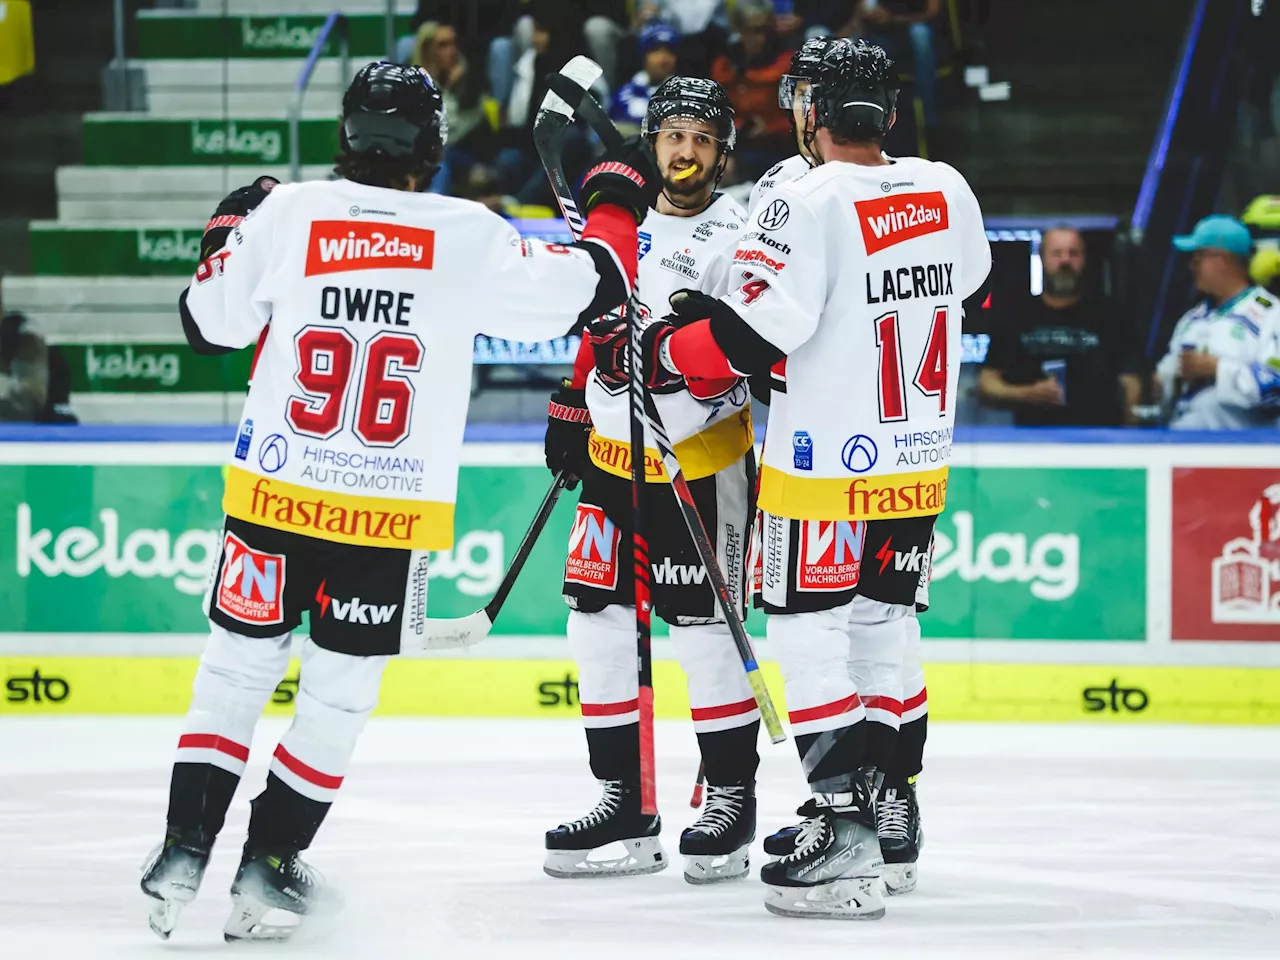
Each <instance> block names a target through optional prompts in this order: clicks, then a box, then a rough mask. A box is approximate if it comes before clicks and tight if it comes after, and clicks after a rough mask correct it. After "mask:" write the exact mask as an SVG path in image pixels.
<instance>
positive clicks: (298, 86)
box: [289, 10, 351, 183]
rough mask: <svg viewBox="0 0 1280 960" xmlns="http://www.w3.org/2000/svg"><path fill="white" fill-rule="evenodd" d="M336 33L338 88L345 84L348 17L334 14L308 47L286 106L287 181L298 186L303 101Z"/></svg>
mask: <svg viewBox="0 0 1280 960" xmlns="http://www.w3.org/2000/svg"><path fill="white" fill-rule="evenodd" d="M334 31H337V35H338V76H339V81H338V83H339V86H344V85H345V84H346V82H347V74H348V73H349V72H350V70H351V42H350V37H349V34H348V29H347V17H346V15H345V14H343V13H342V12H340V11H338V10H335V11H333V13H331V14H329V16H327V17H326V18H325V21H324V25H323V26H322V27H321V28H320V35H319V36H317V37H316V42H315V43H314V44H312V45H311V52H310V53H308V54H307V59H306V61H305V62H304V63H303V64H302V69H301V70H300V71H298V79H297V80H295V81H294V84H293V99H292V101H290V103H289V180H290V181H291V182H292V183H297V182H298V181H299V180H301V179H302V144H301V142H300V140H299V133H300V130H301V126H302V98H303V97H305V96H306V93H307V86H308V85H309V84H310V83H311V75H312V74H313V73H314V72H315V69H316V63H317V62H318V61H319V60H320V54H321V53H322V52H323V51H324V49H325V47H327V46H328V45H329V37H330V35H331V34H333V33H334Z"/></svg>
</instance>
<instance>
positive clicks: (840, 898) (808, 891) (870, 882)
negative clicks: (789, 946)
mask: <svg viewBox="0 0 1280 960" xmlns="http://www.w3.org/2000/svg"><path fill="white" fill-rule="evenodd" d="M766 890H767V892H766V893H765V897H764V908H765V909H766V910H768V911H769V912H770V913H772V914H776V915H777V916H779V917H800V918H803V919H807V920H879V919H880V918H881V917H883V916H884V912H885V910H884V897H883V896H881V894H880V878H879V877H842V878H841V879H839V880H833V881H831V882H830V883H822V884H818V885H817V886H813V887H775V886H768V887H766Z"/></svg>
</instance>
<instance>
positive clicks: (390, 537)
mask: <svg viewBox="0 0 1280 960" xmlns="http://www.w3.org/2000/svg"><path fill="white" fill-rule="evenodd" d="M222 509H223V510H224V511H226V513H227V516H230V517H235V518H236V519H237V520H244V521H247V522H248V523H256V524H258V525H259V526H263V527H271V528H272V529H274V530H286V531H288V532H289V533H300V534H302V535H303V536H307V537H317V538H318V539H320V540H330V541H332V542H334V543H349V544H352V545H353V546H357V547H392V548H395V549H400V550H447V549H449V548H450V547H452V546H453V504H452V503H440V502H438V501H434V500H395V499H391V498H388V497H358V496H353V495H352V494H349V493H335V492H332V491H322V490H312V489H311V488H310V487H300V486H297V485H296V484H292V483H285V482H283V481H281V480H273V479H271V478H270V477H262V476H259V475H258V474H256V473H250V472H249V471H248V470H241V469H240V468H239V467H235V466H233V467H230V468H229V469H228V470H227V486H226V491H225V492H224V493H223V495H222Z"/></svg>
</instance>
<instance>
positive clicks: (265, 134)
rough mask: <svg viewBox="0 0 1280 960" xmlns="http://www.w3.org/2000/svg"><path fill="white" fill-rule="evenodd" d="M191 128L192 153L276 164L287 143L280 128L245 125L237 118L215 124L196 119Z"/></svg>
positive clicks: (198, 155) (200, 155) (201, 155)
mask: <svg viewBox="0 0 1280 960" xmlns="http://www.w3.org/2000/svg"><path fill="white" fill-rule="evenodd" d="M190 129H191V152H192V153H193V154H195V155H196V156H197V157H226V156H231V157H253V158H255V159H257V160H261V161H262V162H264V163H275V162H276V161H277V160H279V159H280V156H281V151H282V147H283V145H284V144H283V141H282V138H281V136H280V132H279V131H278V130H263V129H257V130H255V129H253V128H252V127H243V128H242V127H241V126H240V124H238V123H237V122H236V121H235V120H228V121H227V122H226V123H225V124H223V123H219V124H218V125H217V126H215V127H210V126H209V125H208V124H207V123H203V124H202V122H201V121H199V120H192V121H191V125H190Z"/></svg>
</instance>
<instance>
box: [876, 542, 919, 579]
mask: <svg viewBox="0 0 1280 960" xmlns="http://www.w3.org/2000/svg"><path fill="white" fill-rule="evenodd" d="M876 559H877V560H879V561H880V573H882V574H883V573H884V572H885V570H886V569H888V567H889V564H890V563H892V564H893V569H894V571H896V572H897V573H902V572H903V571H907V572H910V573H914V574H917V575H919V574H921V573H923V572H924V570H925V568H926V567H927V565H928V562H929V551H928V550H921V549H920V548H919V547H917V546H912V548H911V552H910V553H903V552H902V551H901V550H895V549H893V537H889V539H887V540H885V542H884V543H883V544H882V545H881V547H880V549H879V550H877V551H876Z"/></svg>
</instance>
